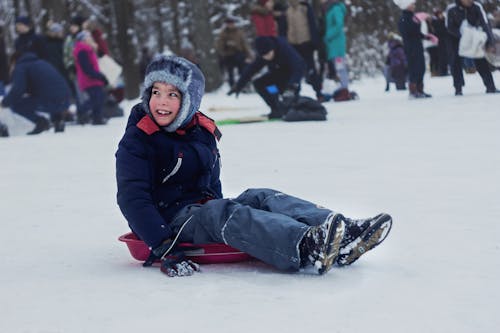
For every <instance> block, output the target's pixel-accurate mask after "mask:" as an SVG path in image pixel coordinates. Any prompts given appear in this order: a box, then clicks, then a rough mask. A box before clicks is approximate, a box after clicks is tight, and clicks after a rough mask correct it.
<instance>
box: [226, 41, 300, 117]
mask: <svg viewBox="0 0 500 333" xmlns="http://www.w3.org/2000/svg"><path fill="white" fill-rule="evenodd" d="M255 50H256V51H257V57H256V59H255V60H254V61H253V62H252V63H251V64H249V65H248V66H247V67H246V68H245V70H244V71H243V74H242V75H241V76H240V78H239V80H238V82H236V84H235V85H234V86H233V87H232V88H231V90H230V91H229V92H228V95H232V94H235V95H236V96H238V94H239V93H240V91H241V90H242V89H243V87H245V85H246V84H247V82H248V81H250V80H251V79H252V77H253V76H254V75H255V74H257V73H258V72H259V71H260V70H261V69H262V68H264V67H265V66H267V68H268V71H267V72H266V73H264V74H262V75H261V76H260V77H258V78H256V79H255V80H254V81H253V85H254V87H255V90H256V91H257V93H258V94H259V95H260V97H262V99H263V100H264V102H266V104H267V105H268V106H269V107H270V108H271V112H270V113H269V114H268V117H269V118H270V119H273V118H281V117H282V116H283V115H284V114H285V113H286V111H287V110H286V104H289V103H288V102H291V101H293V100H296V97H297V96H298V94H299V91H300V81H301V80H302V78H303V77H304V73H305V69H306V64H305V62H304V59H302V57H301V56H300V54H299V53H298V52H297V51H295V49H294V48H293V47H292V46H291V45H290V44H289V43H288V42H287V41H286V39H285V38H283V37H269V36H268V37H257V39H256V40H255Z"/></svg>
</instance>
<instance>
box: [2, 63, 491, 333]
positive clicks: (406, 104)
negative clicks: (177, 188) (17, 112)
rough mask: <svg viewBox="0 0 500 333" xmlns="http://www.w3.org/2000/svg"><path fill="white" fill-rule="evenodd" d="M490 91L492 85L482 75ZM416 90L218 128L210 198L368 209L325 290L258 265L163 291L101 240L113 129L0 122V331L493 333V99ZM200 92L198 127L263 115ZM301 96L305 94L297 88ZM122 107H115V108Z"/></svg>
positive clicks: (152, 276) (372, 88)
mask: <svg viewBox="0 0 500 333" xmlns="http://www.w3.org/2000/svg"><path fill="white" fill-rule="evenodd" d="M495 79H496V82H497V84H498V85H499V86H500V73H499V72H496V73H495ZM466 82H467V86H466V87H465V89H464V93H465V96H463V97H455V96H453V94H452V93H453V89H452V87H451V78H450V77H445V78H427V79H426V88H427V89H426V90H427V91H428V92H430V93H432V94H433V95H434V97H433V98H431V99H425V100H408V98H407V92H397V91H394V90H392V91H391V92H389V93H386V92H384V91H383V88H384V82H383V80H382V79H381V78H378V79H365V80H363V81H362V82H356V83H355V84H353V89H355V90H356V91H357V92H358V93H359V95H360V97H361V99H360V100H359V101H355V102H347V103H333V102H330V103H326V104H325V106H326V107H327V108H328V111H329V115H328V121H326V122H301V123H285V122H268V123H256V124H246V125H226V126H223V127H221V130H222V132H223V138H222V141H221V143H220V149H221V154H222V162H223V163H222V168H223V169H222V178H223V189H224V193H225V195H226V196H235V195H237V194H239V193H240V192H241V191H243V190H244V189H246V188H248V187H272V188H276V189H280V190H282V191H285V192H288V193H290V194H294V195H296V196H300V197H303V198H307V199H309V200H311V201H314V202H317V203H319V204H321V205H324V206H327V207H330V208H332V209H335V210H338V211H340V212H343V213H344V214H345V215H348V216H352V217H365V216H371V215H374V214H377V213H378V212H380V211H385V212H388V213H390V214H392V215H393V218H394V226H393V230H392V232H391V234H390V235H389V237H388V238H387V240H386V241H385V242H384V243H383V244H382V245H381V246H380V247H378V248H377V249H375V250H374V251H372V252H370V253H368V254H367V255H365V256H364V257H363V258H362V259H360V260H359V261H358V262H356V263H355V264H354V265H353V266H351V267H346V268H334V269H333V270H332V271H330V272H329V273H328V274H327V275H325V276H316V275H310V274H305V273H297V274H290V273H283V272H279V271H276V270H275V269H273V268H271V267H269V266H267V265H265V264H262V263H259V262H247V263H238V264H224V265H210V266H207V265H205V266H203V267H202V270H203V271H202V273H200V274H196V275H194V276H192V277H186V278H168V277H166V276H164V275H163V274H161V273H160V272H159V270H158V268H143V267H142V266H141V263H140V262H137V261H135V260H134V259H132V258H131V257H130V255H129V252H128V250H127V249H126V247H125V245H124V244H123V243H120V242H118V241H117V237H118V236H119V235H121V234H123V233H125V232H127V231H128V229H127V224H126V222H125V220H124V218H123V217H122V215H121V214H120V212H119V210H118V208H117V206H116V203H115V192H116V185H115V176H114V152H115V150H116V147H117V143H118V141H119V139H120V138H121V136H122V134H123V130H124V126H125V122H126V118H115V119H112V120H111V121H110V123H109V125H108V126H103V127H92V126H84V127H82V126H67V128H66V132H65V133H64V134H54V133H53V132H52V131H51V132H47V133H43V134H41V135H38V136H26V135H24V133H25V132H27V131H29V130H30V129H31V126H32V125H30V124H29V123H27V122H25V121H23V120H22V119H20V118H17V117H14V116H12V115H11V114H10V113H9V112H8V111H7V110H3V112H0V120H2V121H4V122H7V123H8V124H9V125H10V130H11V133H12V134H13V136H11V137H10V138H1V139H0V152H1V153H0V155H1V161H2V163H1V167H0V193H1V199H0V226H1V230H2V231H1V236H0V237H1V239H0V242H1V247H0V259H1V266H0V270H1V271H0V314H1V319H0V332H9V333H13V332H22V333H34V332H40V333H59V332H93V333H94V332H138V331H141V332H288V333H291V332H317V333H320V332H416V333H417V332H418V333H421V332H439V333H442V332H454V333H456V332H488V333H490V332H495V331H496V330H497V329H498V327H500V316H498V299H500V286H499V283H498V281H499V276H500V223H499V222H500V204H499V203H500V189H499V188H500V154H499V152H500V94H499V95H486V94H484V87H483V85H482V83H481V82H480V78H479V76H478V75H472V76H471V75H467V76H466ZM226 90H227V88H226V89H221V91H220V92H217V93H212V94H207V95H206V97H205V99H204V102H203V105H202V110H205V111H207V110H209V109H213V108H215V109H217V111H208V112H206V113H208V114H209V116H211V117H213V118H215V119H222V118H229V117H237V116H242V115H260V114H263V113H267V110H266V109H265V108H264V105H263V103H262V101H261V100H260V99H259V98H258V97H257V96H256V95H254V94H247V95H243V94H242V95H240V97H239V99H235V98H234V97H227V96H226V95H225V91H226ZM304 92H305V93H306V94H309V95H312V91H311V90H310V87H308V86H305V87H304ZM124 105H125V106H126V107H127V108H129V107H130V105H131V103H124Z"/></svg>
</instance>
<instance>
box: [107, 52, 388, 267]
mask: <svg viewBox="0 0 500 333" xmlns="http://www.w3.org/2000/svg"><path fill="white" fill-rule="evenodd" d="M204 88H205V79H204V76H203V74H202V73H201V71H200V70H199V68H198V67H197V66H195V65H194V64H192V63H191V62H189V61H187V60H186V59H184V58H181V57H177V56H164V55H161V56H158V57H156V58H155V59H154V60H153V61H152V62H151V63H150V64H149V65H148V67H147V69H146V75H145V80H144V84H143V92H142V103H139V104H137V105H135V106H134V107H133V109H132V111H131V113H130V117H129V120H128V124H127V127H126V130H125V134H124V136H123V138H122V139H121V141H120V143H119V146H118V150H117V152H116V179H117V185H118V193H117V201H118V205H119V207H120V209H121V211H122V213H123V215H124V217H125V218H126V220H127V221H128V224H129V227H130V229H131V230H132V231H133V232H134V233H135V234H136V236H137V237H138V238H139V239H141V240H143V241H144V242H145V243H146V244H147V245H148V246H149V247H150V248H151V249H152V251H151V256H150V258H149V259H148V260H147V262H146V263H145V264H146V265H151V264H152V262H153V261H155V260H156V259H160V258H161V259H162V264H161V270H162V271H163V272H164V273H166V274H167V275H169V276H175V275H191V274H193V272H194V271H196V270H198V269H199V267H198V266H197V265H196V264H193V263H190V262H189V261H187V260H185V259H184V258H183V256H182V255H181V254H179V250H178V249H176V245H177V244H178V243H179V242H190V243H193V244H195V245H196V244H207V243H225V244H227V245H229V246H231V247H234V248H236V249H239V250H241V251H243V252H245V253H248V254H249V255H251V256H253V257H255V258H257V259H260V260H262V261H264V262H266V263H268V264H270V265H272V266H274V267H276V268H278V269H281V270H287V271H298V270H300V269H301V268H304V267H307V266H312V267H314V268H315V269H316V271H317V272H318V273H319V274H323V273H326V272H327V271H328V270H330V268H331V267H332V266H333V265H334V264H338V265H340V266H342V265H349V264H351V263H353V262H354V261H356V260H357V259H358V258H359V257H360V256H361V255H362V254H363V253H365V252H366V251H368V250H370V249H372V248H374V247H375V246H377V245H378V244H380V243H381V242H382V241H383V240H384V239H385V237H386V236H387V234H388V233H389V230H390V228H391V225H392V219H391V217H390V216H389V215H388V214H379V215H377V216H375V217H373V218H369V219H364V220H354V219H350V218H346V217H344V216H343V215H342V214H339V213H337V212H334V211H332V210H330V209H327V208H321V207H319V206H318V205H316V204H313V203H311V202H308V201H305V200H302V199H299V198H296V197H293V196H290V195H287V194H285V193H282V192H279V191H276V190H272V189H267V188H262V189H248V190H246V191H244V192H243V193H242V194H241V195H239V196H238V197H237V198H233V199H225V198H223V195H222V189H221V181H220V157H219V151H218V149H217V141H218V140H219V139H220V137H221V133H220V132H219V130H218V128H217V126H216V125H215V123H214V121H213V120H212V119H210V118H208V117H207V116H205V115H204V114H202V113H201V112H199V111H198V108H199V106H200V103H201V99H202V95H203V93H204ZM173 254H175V255H173Z"/></svg>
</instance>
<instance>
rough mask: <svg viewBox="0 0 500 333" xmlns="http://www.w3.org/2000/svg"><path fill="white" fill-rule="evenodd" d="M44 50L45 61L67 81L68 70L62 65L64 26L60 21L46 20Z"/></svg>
mask: <svg viewBox="0 0 500 333" xmlns="http://www.w3.org/2000/svg"><path fill="white" fill-rule="evenodd" d="M45 41H46V50H47V58H46V59H45V60H47V62H49V63H50V64H52V66H54V67H55V68H56V69H57V70H58V71H59V73H60V74H61V75H62V76H63V77H64V78H65V79H66V80H67V81H68V82H70V81H69V77H68V72H67V71H66V67H65V66H64V54H63V49H64V28H63V26H62V25H61V24H60V23H57V22H50V21H49V22H48V23H47V33H46V36H45Z"/></svg>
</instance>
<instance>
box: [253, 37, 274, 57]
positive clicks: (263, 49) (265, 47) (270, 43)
mask: <svg viewBox="0 0 500 333" xmlns="http://www.w3.org/2000/svg"><path fill="white" fill-rule="evenodd" d="M275 48H276V42H275V40H274V38H273V37H269V36H259V37H257V38H256V39H255V50H256V51H257V53H258V54H259V55H261V56H262V55H264V54H266V53H268V52H269V51H271V50H274V49H275Z"/></svg>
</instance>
